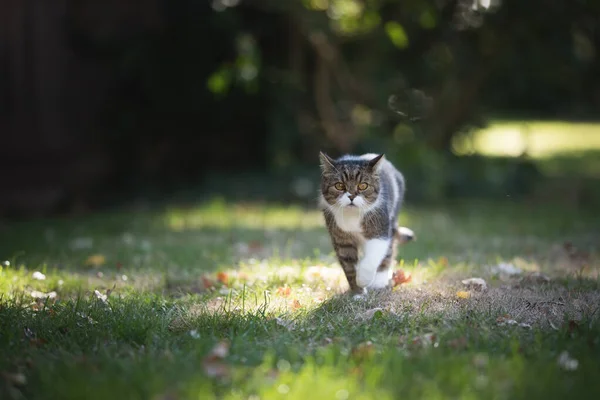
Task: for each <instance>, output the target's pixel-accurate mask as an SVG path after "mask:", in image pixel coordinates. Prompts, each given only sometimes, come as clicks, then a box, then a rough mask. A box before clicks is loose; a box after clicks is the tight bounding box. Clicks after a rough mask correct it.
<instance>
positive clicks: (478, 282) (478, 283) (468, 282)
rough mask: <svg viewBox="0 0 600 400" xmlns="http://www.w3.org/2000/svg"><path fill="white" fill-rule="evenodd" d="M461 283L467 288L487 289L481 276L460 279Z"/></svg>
mask: <svg viewBox="0 0 600 400" xmlns="http://www.w3.org/2000/svg"><path fill="white" fill-rule="evenodd" d="M462 283H463V285H465V286H467V287H468V288H473V289H475V290H486V289H487V284H486V283H485V281H484V280H483V279H481V278H469V279H464V280H463V281H462Z"/></svg>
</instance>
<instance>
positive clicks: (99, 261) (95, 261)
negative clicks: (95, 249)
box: [85, 254, 106, 267]
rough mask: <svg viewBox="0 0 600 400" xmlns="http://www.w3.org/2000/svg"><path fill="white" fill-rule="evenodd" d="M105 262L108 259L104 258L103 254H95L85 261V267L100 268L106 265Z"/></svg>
mask: <svg viewBox="0 0 600 400" xmlns="http://www.w3.org/2000/svg"><path fill="white" fill-rule="evenodd" d="M105 262H106V257H104V256H103V255H102V254H94V255H91V256H89V257H88V258H87V260H85V265H88V266H91V267H100V266H101V265H104V263H105Z"/></svg>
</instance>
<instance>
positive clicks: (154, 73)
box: [0, 0, 600, 218]
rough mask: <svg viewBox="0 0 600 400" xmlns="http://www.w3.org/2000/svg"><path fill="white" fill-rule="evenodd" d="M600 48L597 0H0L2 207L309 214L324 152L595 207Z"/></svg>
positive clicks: (485, 192) (412, 194) (498, 196)
mask: <svg viewBox="0 0 600 400" xmlns="http://www.w3.org/2000/svg"><path fill="white" fill-rule="evenodd" d="M599 45H600V2H599V1H597V0H543V1H542V0H529V1H522V0H169V1H166V0H162V1H161V0H146V1H140V0H104V1H95V0H57V1H40V0H5V1H3V2H2V3H0V132H1V138H0V215H1V216H3V217H4V218H14V217H17V218H23V217H32V216H40V215H57V214H58V215H65V214H66V215H71V214H79V213H85V212H88V211H91V210H96V209H102V208H106V207H116V206H123V205H126V206H132V205H133V206H136V207H143V206H147V205H149V204H152V203H155V202H158V203H160V202H164V201H168V202H180V203H186V202H197V201H199V200H202V199H206V198H214V197H215V196H217V197H222V198H226V199H232V200H236V201H257V200H261V201H277V202H295V203H301V204H306V205H313V204H314V201H315V198H316V190H317V183H318V179H319V173H320V171H319V168H318V152H319V150H324V151H326V152H328V153H329V154H330V155H332V156H339V155H341V154H343V153H349V152H352V153H361V152H385V154H386V155H387V157H388V158H389V159H390V160H391V161H393V162H394V163H395V164H396V165H397V166H398V167H399V168H400V169H401V170H402V171H403V172H404V174H405V175H406V178H407V182H408V192H407V196H408V201H410V202H414V203H417V202H419V203H439V202H446V201H453V200H454V199H465V198H477V199H493V200H497V201H523V202H530V203H536V202H543V203H556V204H560V205H565V206H567V205H568V206H574V207H594V206H597V205H599V204H600V184H599V183H600V121H598V115H599V112H600V68H599V67H600V57H599V54H598V51H599V50H600V47H599Z"/></svg>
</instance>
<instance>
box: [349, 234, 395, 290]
mask: <svg viewBox="0 0 600 400" xmlns="http://www.w3.org/2000/svg"><path fill="white" fill-rule="evenodd" d="M389 245H390V241H389V240H388V239H371V240H367V241H366V242H365V244H364V255H363V257H362V259H361V260H360V261H359V262H358V265H357V266H356V284H357V285H358V286H360V287H363V288H364V287H368V286H369V285H371V284H372V283H373V282H374V281H375V278H376V275H377V268H379V265H380V264H381V262H382V261H383V259H384V258H385V256H386V254H387V251H388V248H389Z"/></svg>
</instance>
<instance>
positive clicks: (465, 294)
mask: <svg viewBox="0 0 600 400" xmlns="http://www.w3.org/2000/svg"><path fill="white" fill-rule="evenodd" d="M456 297H458V298H459V299H468V298H469V297H471V293H469V292H465V291H464V290H459V291H458V292H456Z"/></svg>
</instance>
